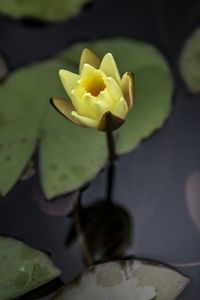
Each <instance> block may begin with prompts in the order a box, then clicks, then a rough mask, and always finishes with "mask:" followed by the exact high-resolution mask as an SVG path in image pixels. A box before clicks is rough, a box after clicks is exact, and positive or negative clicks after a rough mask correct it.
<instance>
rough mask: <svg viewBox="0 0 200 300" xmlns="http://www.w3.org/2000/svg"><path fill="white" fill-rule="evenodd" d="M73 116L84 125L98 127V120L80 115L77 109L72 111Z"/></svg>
mask: <svg viewBox="0 0 200 300" xmlns="http://www.w3.org/2000/svg"><path fill="white" fill-rule="evenodd" d="M72 118H73V119H74V120H75V121H76V122H79V123H80V124H81V126H83V127H90V128H97V121H95V120H93V119H91V118H88V117H84V116H81V115H79V114H78V113H77V112H76V111H72Z"/></svg>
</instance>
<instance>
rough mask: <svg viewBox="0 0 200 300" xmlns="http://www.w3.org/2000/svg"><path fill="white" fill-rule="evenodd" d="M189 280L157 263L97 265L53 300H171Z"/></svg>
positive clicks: (127, 261)
mask: <svg viewBox="0 0 200 300" xmlns="http://www.w3.org/2000/svg"><path fill="white" fill-rule="evenodd" d="M188 283H189V279H188V278H187V277H185V276H183V275H181V274H180V273H178V272H177V271H175V270H173V269H171V268H169V267H166V266H164V265H161V264H152V263H149V262H145V261H141V260H126V261H125V260H123V261H116V262H109V263H104V264H99V265H96V266H94V267H91V268H90V269H89V270H88V271H86V272H85V273H83V274H81V275H80V276H78V277H77V278H75V279H74V280H73V281H72V282H70V283H68V284H66V285H65V286H64V287H62V288H61V289H60V291H58V293H57V294H56V296H55V297H54V298H53V300H65V299H70V300H75V299H83V300H86V299H87V300H90V299H98V300H101V299H104V300H107V299H116V300H122V299H127V300H129V299H130V300H132V299H137V300H151V299H156V300H174V299H176V298H177V297H178V295H179V294H180V293H181V292H182V291H183V290H184V288H185V287H186V285H187V284H188Z"/></svg>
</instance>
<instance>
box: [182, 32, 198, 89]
mask: <svg viewBox="0 0 200 300" xmlns="http://www.w3.org/2000/svg"><path fill="white" fill-rule="evenodd" d="M179 67H180V72H181V75H182V77H183V80H184V81H185V83H186V85H187V87H188V89H189V90H190V92H191V93H194V94H195V93H199V92H200V71H199V70H200V28H197V29H196V30H195V31H194V32H193V33H192V35H191V36H190V37H189V38H188V39H187V40H186V42H185V44H184V46H183V49H182V52H181V56H180V60H179Z"/></svg>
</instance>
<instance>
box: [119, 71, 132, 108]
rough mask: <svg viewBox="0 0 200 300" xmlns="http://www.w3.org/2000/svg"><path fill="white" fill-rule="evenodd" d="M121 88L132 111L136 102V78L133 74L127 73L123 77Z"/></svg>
mask: <svg viewBox="0 0 200 300" xmlns="http://www.w3.org/2000/svg"><path fill="white" fill-rule="evenodd" d="M121 86H122V91H123V94H124V98H125V99H126V102H127V104H128V108H129V109H130V108H131V107H132V105H133V101H134V77H133V74H132V73H131V72H127V73H125V74H124V75H123V77H122V81H121Z"/></svg>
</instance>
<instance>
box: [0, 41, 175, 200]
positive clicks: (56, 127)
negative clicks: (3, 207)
mask: <svg viewBox="0 0 200 300" xmlns="http://www.w3.org/2000/svg"><path fill="white" fill-rule="evenodd" d="M85 46H86V44H79V45H77V46H74V47H72V48H70V49H69V50H67V51H65V52H63V53H62V54H60V55H59V56H58V57H57V58H54V59H51V60H48V61H46V62H44V63H39V64H35V65H33V66H28V67H26V68H24V69H21V70H19V71H16V72H15V73H14V74H13V75H11V76H10V77H9V79H8V80H7V81H6V82H5V83H4V84H3V85H2V86H1V88H0V99H1V100H0V149H1V155H0V166H1V174H3V176H0V191H1V193H2V194H3V195H5V194H6V193H7V192H8V191H9V190H10V189H11V188H12V186H13V185H14V184H15V183H16V181H17V179H18V178H19V176H20V174H21V172H22V171H23V168H24V167H25V165H26V163H27V161H28V159H29V158H30V156H31V154H32V153H33V150H34V149H35V145H36V143H37V142H40V151H39V152H40V153H39V154H40V171H41V181H42V186H43V189H44V192H45V195H46V197H47V198H52V197H54V196H57V195H60V194H62V193H66V192H69V191H72V190H73V189H76V188H78V187H80V186H81V185H82V184H84V183H86V182H87V181H89V180H91V179H92V178H93V177H94V176H95V175H96V174H97V173H98V171H99V170H100V169H101V168H102V167H103V165H104V164H105V161H106V156H107V153H106V143H105V140H104V135H103V134H102V133H99V132H97V131H95V130H92V129H83V128H78V127H76V126H74V125H73V124H70V123H69V122H68V121H66V120H65V119H64V118H62V117H61V116H60V115H59V114H58V113H56V112H55V111H54V109H53V108H52V107H50V105H49V98H50V97H51V96H61V97H64V98H66V95H65V94H64V91H63V89H62V86H61V83H60V82H59V79H58V70H59V69H60V68H66V69H69V70H71V71H77V68H78V62H79V56H80V53H81V50H82V48H83V47H85ZM87 46H89V47H91V48H92V49H93V50H94V51H95V52H96V53H97V54H98V55H99V56H100V57H102V56H103V54H105V52H112V53H113V55H114V56H115V58H116V61H117V63H118V65H119V69H120V71H121V73H123V72H125V71H126V70H130V71H133V72H134V73H135V77H136V103H135V107H133V109H132V111H131V112H130V114H129V116H128V118H127V121H126V123H125V125H124V126H123V127H122V128H121V129H120V130H119V131H118V132H117V135H118V137H117V142H118V144H117V147H118V152H119V153H124V152H127V151H130V150H132V149H134V148H135V147H136V146H137V145H138V143H139V142H140V141H141V140H142V139H143V138H145V137H147V136H148V135H150V134H151V133H152V132H153V131H154V130H155V129H157V128H158V127H160V126H161V125H162V124H163V122H164V121H165V120H166V118H167V116H168V114H169V111H170V107H171V97H172V92H173V84H172V80H171V77H170V73H169V70H168V66H167V65H166V62H165V60H164V58H163V57H162V55H161V54H160V53H159V52H158V51H157V50H156V49H155V48H154V47H152V46H150V45H148V44H146V43H140V42H135V41H131V40H126V39H111V40H106V41H99V42H90V43H87ZM11 108H12V109H11Z"/></svg>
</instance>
